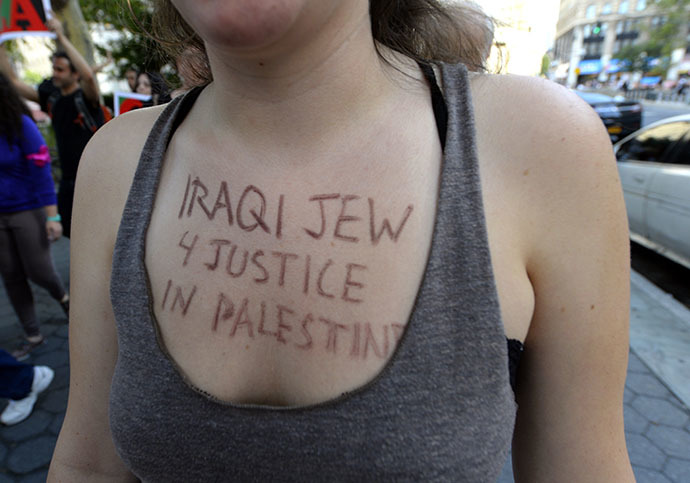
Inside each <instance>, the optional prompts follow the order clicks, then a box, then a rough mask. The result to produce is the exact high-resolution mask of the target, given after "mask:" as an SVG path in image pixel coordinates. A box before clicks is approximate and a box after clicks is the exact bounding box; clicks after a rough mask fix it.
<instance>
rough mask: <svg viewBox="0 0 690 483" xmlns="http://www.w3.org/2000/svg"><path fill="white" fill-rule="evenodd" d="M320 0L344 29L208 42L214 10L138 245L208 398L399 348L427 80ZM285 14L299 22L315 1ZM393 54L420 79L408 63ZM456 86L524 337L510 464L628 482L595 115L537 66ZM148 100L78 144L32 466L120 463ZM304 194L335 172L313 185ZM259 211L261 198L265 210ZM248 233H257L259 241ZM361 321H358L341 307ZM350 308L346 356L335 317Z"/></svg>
mask: <svg viewBox="0 0 690 483" xmlns="http://www.w3.org/2000/svg"><path fill="white" fill-rule="evenodd" d="M326 3H328V5H331V3H332V6H333V10H330V11H328V12H327V13H328V15H326V14H324V15H326V17H324V18H325V19H327V20H328V22H321V23H320V24H326V25H330V24H329V22H332V25H331V26H330V27H329V29H328V32H329V33H330V34H333V33H334V32H336V33H337V34H338V35H336V38H333V35H330V36H326V35H325V31H324V35H323V38H322V37H321V32H315V33H313V39H317V40H318V47H319V48H318V49H316V45H317V44H312V43H307V44H303V43H302V42H303V41H304V39H303V38H302V37H301V36H297V35H293V32H292V31H290V30H289V29H288V31H287V32H283V33H281V34H280V35H281V38H282V39H283V40H286V39H289V40H290V42H292V45H290V44H288V45H285V44H283V43H276V44H275V45H274V44H272V43H271V42H268V41H267V42H265V43H264V44H261V45H260V46H259V47H256V49H255V51H254V52H253V53H252V55H249V54H248V53H247V48H246V46H245V47H243V48H241V49H240V48H238V50H237V52H236V53H235V54H234V55H230V54H229V53H228V52H231V50H229V49H225V50H224V49H222V48H220V46H222V45H223V42H225V41H226V40H225V39H223V38H219V37H218V35H220V34H217V33H214V32H215V31H212V32H210V33H209V34H208V35H209V38H211V42H209V57H210V59H211V64H212V67H213V68H214V74H215V79H216V81H215V82H214V83H213V84H211V85H210V86H209V87H208V88H207V89H206V90H205V91H204V92H203V93H202V94H201V96H200V98H199V99H198V101H197V103H196V104H195V106H194V108H193V109H192V111H191V112H190V113H189V115H188V117H187V119H186V120H185V122H184V123H183V124H182V125H181V126H180V128H179V129H178V131H177V133H176V135H175V136H174V137H173V139H172V142H171V144H170V146H169V149H168V152H167V154H166V159H165V166H164V169H163V173H162V178H161V185H160V186H161V188H160V189H159V192H158V194H157V199H156V204H155V208H154V213H153V217H152V221H151V224H150V226H149V231H148V237H147V255H146V260H145V262H146V265H147V268H148V271H149V275H150V277H151V285H152V295H153V298H154V302H155V309H154V310H155V314H156V317H157V320H158V323H159V325H160V328H161V332H162V336H163V342H164V344H165V346H166V348H167V349H168V351H169V353H170V354H171V357H172V358H173V359H174V360H175V361H176V362H177V363H178V365H179V366H180V367H181V368H182V371H184V373H185V374H186V375H187V377H188V378H189V380H190V381H191V382H192V383H193V384H194V385H196V386H198V387H199V388H201V389H203V390H205V391H207V392H209V393H210V394H213V395H214V396H216V397H218V398H220V399H223V400H227V401H232V402H245V403H246V402H253V403H258V404H271V405H304V404H312V403H316V402H320V401H324V400H327V399H330V398H332V397H334V396H336V395H338V394H340V393H342V392H343V391H346V390H349V389H352V388H355V387H359V386H361V385H363V384H365V383H366V382H367V381H369V380H371V379H372V378H373V377H374V376H375V375H376V374H378V373H379V372H380V371H381V369H382V367H383V366H384V364H385V363H386V361H387V359H388V358H389V357H390V355H391V354H392V351H393V348H394V346H395V344H396V341H397V339H396V336H395V332H396V331H395V329H394V325H393V324H397V326H398V328H399V329H400V328H401V327H404V325H405V324H406V323H407V320H408V318H409V315H410V312H411V310H412V304H413V301H414V297H415V294H416V292H417V290H418V288H419V284H420V283H421V278H422V275H423V273H424V268H425V263H426V259H427V255H428V248H429V245H430V242H431V236H432V228H433V220H434V214H435V208H436V199H437V195H438V174H439V168H440V161H441V148H440V145H439V141H438V136H437V133H436V126H435V122H434V117H433V112H432V109H431V103H430V100H429V94H428V88H427V87H426V85H425V84H424V82H423V81H420V82H411V81H409V80H401V79H400V78H398V77H396V74H395V72H393V71H387V70H386V69H387V68H386V67H385V66H384V65H383V64H381V63H380V62H379V61H378V59H377V58H376V53H375V52H373V50H371V49H370V47H366V46H367V45H369V46H370V45H371V40H370V38H368V37H367V33H366V32H367V31H366V29H365V26H366V25H368V18H366V15H364V14H363V12H366V8H365V3H362V4H361V5H359V7H358V8H357V9H354V8H352V9H351V8H348V9H345V10H343V11H341V10H339V9H341V8H343V5H345V4H347V2H344V3H338V2H324V4H326ZM310 5H311V4H310ZM320 5H322V8H326V9H327V8H328V6H326V7H324V6H323V4H320ZM347 5H350V6H351V5H352V4H347ZM293 13H294V12H293ZM295 15H296V17H295V18H296V19H297V20H295V22H296V23H297V24H299V25H300V28H301V29H302V31H304V29H307V30H308V29H309V28H310V25H312V24H311V23H310V22H309V20H310V17H300V15H301V14H295ZM314 15H315V17H314V18H320V17H319V16H318V15H316V14H314ZM324 18H322V20H324ZM200 22H202V23H203V22H208V24H209V25H210V23H211V20H203V19H202V20H200ZM269 23H270V22H269ZM280 25H283V24H282V23H280ZM202 26H203V25H202ZM264 27H266V25H264ZM269 31H270V32H273V31H272V30H270V29H269ZM245 33H246V32H245ZM271 35H273V34H271ZM338 36H340V37H338ZM252 39H253V38H252V37H251V36H243V37H241V38H240V39H239V40H237V39H233V41H234V42H240V41H242V42H252V41H253V40H252ZM317 40H314V42H317ZM293 47H294V48H293ZM297 47H299V49H297ZM282 48H286V49H288V50H290V52H291V56H292V58H289V59H286V57H285V55H283V54H284V52H282V51H281V49H282ZM299 52H302V53H303V54H305V55H304V56H300V55H297V53H299ZM313 52H320V53H321V55H320V56H319V57H318V58H317V57H314V56H313V55H312V54H313ZM307 53H308V54H309V55H306V54H307ZM288 57H290V56H288ZM230 58H232V59H233V62H234V64H233V68H232V69H230V68H228V67H227V66H228V62H229V60H228V59H230ZM223 59H225V60H223ZM252 59H253V60H252ZM257 59H261V61H260V63H261V64H262V65H259V63H258V62H257ZM396 62H399V63H398V66H399V67H400V68H402V69H404V70H406V71H407V72H409V73H410V74H411V75H412V76H414V77H416V78H417V79H420V78H421V75H420V73H419V72H418V71H417V68H416V67H415V66H414V64H412V63H410V62H407V61H404V60H400V61H396ZM228 85H231V86H232V88H226V86H228ZM472 91H473V98H474V104H475V112H476V122H477V132H478V136H477V142H478V152H479V162H480V170H481V174H482V189H483V196H484V202H485V209H486V217H487V224H488V232H489V233H488V235H489V245H490V249H491V253H492V260H493V265H494V276H495V279H496V283H497V287H498V292H499V300H500V304H501V310H502V315H503V322H504V327H505V333H506V336H508V337H511V338H517V339H520V340H523V341H525V344H526V350H527V352H526V355H525V357H524V362H523V364H524V366H523V369H521V373H522V380H521V381H520V383H519V384H520V386H519V393H518V402H519V403H520V411H519V414H518V422H517V430H516V435H515V444H514V451H513V454H514V465H515V469H516V475H517V477H518V479H519V480H520V481H522V480H524V481H553V480H557V479H560V478H563V475H567V479H568V480H572V481H633V476H632V472H631V469H630V465H629V462H628V460H627V452H626V449H625V441H624V438H623V424H622V391H623V382H624V378H625V368H626V358H627V320H628V313H627V303H628V269H627V266H628V256H627V243H628V242H627V226H626V223H625V213H624V207H623V203H622V197H621V195H620V188H619V185H618V179H617V175H616V169H615V163H614V161H613V157H612V153H611V148H610V145H609V143H608V140H607V139H606V134H605V133H604V132H603V130H602V129H601V127H600V125H599V121H598V119H597V118H596V115H595V114H594V113H593V112H591V110H590V109H589V108H588V107H587V106H586V105H583V104H582V103H581V102H580V101H579V100H577V99H576V98H575V97H574V96H572V95H570V94H568V93H567V92H565V91H564V90H562V89H561V88H559V87H555V86H552V85H550V84H546V83H544V82H543V81H538V80H534V79H521V78H510V77H492V76H477V77H476V78H474V80H473V82H472ZM225 105H228V106H233V108H232V110H230V109H228V110H225V109H223V108H222V106H225ZM541 106H548V107H541ZM343 112H347V113H348V114H347V115H342V113H343ZM159 113H160V108H151V109H144V110H140V111H135V112H133V113H128V114H126V115H124V116H123V117H122V118H118V119H116V120H114V121H113V122H111V123H108V124H107V125H106V126H104V128H103V129H102V130H101V131H99V133H97V135H96V136H95V137H94V140H93V142H92V143H91V144H90V145H89V147H87V150H86V152H85V154H84V160H83V162H82V163H81V165H80V173H79V177H78V185H77V201H76V210H75V211H76V213H75V225H74V236H73V239H72V244H73V245H72V248H73V250H72V251H73V253H74V263H73V264H72V273H71V280H72V284H73V292H72V293H73V297H72V302H71V317H72V322H71V324H70V343H71V347H70V352H71V361H70V362H71V368H72V377H71V387H70V399H69V404H68V410H67V415H66V418H65V423H64V426H63V429H62V431H61V434H60V437H59V440H58V445H57V448H56V452H55V457H54V460H53V464H52V465H51V472H50V475H49V481H80V480H84V481H86V480H88V481H94V480H100V481H125V480H129V479H132V475H130V474H129V473H128V472H127V470H126V468H125V467H124V465H123V464H122V462H121V461H120V460H119V458H118V457H117V455H116V454H115V452H114V448H113V444H112V440H111V437H110V432H109V427H108V418H107V409H108V393H109V381H110V376H111V375H112V373H113V370H114V364H115V361H116V356H117V341H116V334H115V324H114V320H113V315H112V308H111V306H110V301H109V297H108V284H109V282H108V281H109V276H110V264H111V260H112V249H113V246H114V241H115V236H116V232H117V227H118V225H119V222H120V215H121V213H122V208H123V206H124V203H125V200H126V197H127V193H128V189H129V184H130V182H131V179H132V177H133V175H134V170H135V168H136V164H137V161H138V157H139V154H140V152H141V148H142V147H143V144H144V141H145V138H146V133H148V131H149V130H150V128H151V126H152V124H153V122H154V121H155V119H156V117H157V116H158V114H159ZM392 118H394V119H396V122H395V123H390V122H389V121H388V119H392ZM382 120H383V121H382ZM124 138H126V139H127V140H128V142H127V143H124V144H123V143H122V142H121V140H122V139H124ZM583 140H585V141H583ZM200 152H203V153H204V156H199V155H198V153H200ZM196 178H198V179H199V180H200V181H201V182H203V183H204V185H205V186H206V188H208V191H209V193H210V194H209V195H208V197H207V198H206V201H207V204H206V205H205V206H206V207H207V208H209V207H211V208H212V207H213V206H215V205H216V204H217V201H218V200H220V204H219V205H218V206H220V208H218V210H219V211H217V212H216V214H215V215H214V216H213V217H212V219H211V218H209V214H208V213H206V212H205V211H204V210H203V208H201V205H200V204H198V202H195V203H196V204H194V205H193V209H192V210H191V213H190V211H189V206H190V204H189V203H190V200H191V199H192V198H191V191H188V187H189V186H191V181H190V180H194V179H196ZM209 180H212V181H209ZM221 181H226V182H227V192H228V196H227V201H226V198H225V195H224V194H222V193H223V191H222V188H221ZM248 186H254V187H256V188H257V189H258V190H260V191H261V193H262V195H263V197H264V199H265V207H264V208H265V216H262V215H261V213H262V201H261V198H260V197H258V195H257V194H256V192H252V194H251V196H252V197H253V198H252V200H253V201H252V203H254V204H253V205H252V206H250V204H251V203H250V202H246V203H248V204H245V206H244V207H243V208H242V209H238V208H239V207H238V205H239V199H240V196H241V195H242V193H243V192H244V190H245V189H246V187H248ZM185 193H187V194H185ZM198 193H199V192H198V191H197V194H198ZM219 193H220V194H219ZM335 194H337V195H338V197H335V196H334V195H335ZM319 195H328V196H326V197H323V198H320V199H321V200H322V203H323V204H322V205H320V204H319V203H320V202H319V199H315V198H314V196H319ZM332 195H333V196H332ZM247 196H250V195H247ZM281 196H282V197H283V198H282V204H281ZM348 196H356V197H357V198H352V197H350V198H348ZM370 199H371V200H373V204H370V202H369V200H370ZM310 200H311V201H310ZM227 204H230V205H232V209H231V210H228V209H226V208H227V207H226V206H225V205H227ZM281 206H282V212H281V211H280V210H281V209H279V207H281ZM372 206H373V209H374V210H380V211H375V212H374V213H378V217H377V218H376V219H377V220H378V223H381V220H382V217H383V216H386V217H388V218H389V219H390V224H391V233H392V232H394V231H396V230H397V231H398V236H397V239H394V238H393V237H392V236H391V235H389V234H388V233H386V234H383V235H382V236H381V238H380V239H379V241H378V242H377V243H373V242H372V237H371V226H370V216H371V214H372V211H370V209H371V207H372ZM410 206H412V207H413V209H412V210H411V211H410V212H409V213H408V219H407V221H406V222H405V223H404V225H401V220H402V219H403V218H404V216H405V213H406V209H407V208H408V207H410ZM251 208H253V214H252V209H251ZM322 210H323V211H322ZM228 212H229V213H230V214H231V215H229V214H228ZM279 213H281V214H279ZM384 214H385V215H384ZM253 215H257V216H258V217H259V218H261V219H264V218H265V220H267V221H266V223H265V225H266V228H264V227H263V226H262V225H261V223H259V222H258V221H257V220H256V217H253ZM230 216H232V223H230ZM243 216H244V218H243V221H242V223H240V218H241V217H243ZM278 219H281V220H282V221H281V225H280V226H281V229H280V236H277V232H278V222H277V220H278ZM254 222H256V223H255V224H256V226H255V227H254V228H251V227H252V225H253V224H254ZM379 226H380V225H379ZM400 226H402V228H400V229H399V230H398V227H400ZM243 227H244V228H243ZM250 228H251V229H250ZM309 232H311V234H310V233H309ZM314 234H316V235H318V236H315V235H314ZM355 239H356V241H355ZM226 242H227V243H226ZM233 246H234V247H236V248H235V255H234V257H235V258H234V259H233V260H232V263H231V264H229V265H228V259H229V257H230V253H231V250H232V248H233ZM420 247H421V248H420ZM245 250H246V251H247V262H246V263H247V265H246V266H245V267H244V269H242V258H243V253H244V251H245ZM257 250H260V251H261V252H262V255H260V256H258V257H257V258H256V259H255V260H254V261H252V259H253V257H254V256H255V255H256V252H257ZM276 254H277V255H276ZM216 255H217V258H218V259H217V260H216ZM291 255H294V257H293V256H291ZM307 257H309V262H308V264H307ZM329 260H332V263H331V264H329V263H328V261H329ZM257 261H258V264H257V263H256V262H257ZM403 261H404V262H403ZM348 264H349V265H350V267H349V268H348ZM258 265H262V266H263V267H264V269H265V273H264V272H263V271H262V270H261V269H260V268H259V267H258ZM307 266H308V267H309V273H310V274H311V275H310V278H309V285H308V286H307V287H306V289H305V286H306V284H305V272H306V271H307V268H305V267H307ZM355 266H356V267H365V268H364V269H362V268H353V267H355ZM86 267H88V269H87V268H86ZM324 267H327V268H326V269H325V271H323V270H324ZM322 271H323V272H322ZM322 273H323V275H322V276H321V274H322ZM281 274H282V276H281ZM264 279H265V280H264ZM257 280H259V281H257ZM281 280H282V283H281ZM328 295H331V296H330V297H329V296H328ZM223 297H225V298H223ZM245 300H246V302H245ZM262 302H264V303H265V305H266V310H267V313H268V311H271V310H272V311H273V312H272V313H273V315H270V316H268V315H267V316H266V318H265V320H264V321H265V323H266V325H264V326H263V330H264V332H266V333H269V332H270V333H271V334H269V335H266V334H263V335H261V334H260V332H259V322H260V321H261V316H260V307H261V304H262ZM231 305H232V307H231ZM231 308H232V310H231ZM228 314H230V315H228ZM238 314H239V315H238ZM307 314H311V316H312V318H313V322H308V323H307V326H308V327H309V329H308V330H309V331H310V332H309V333H310V336H311V341H312V345H311V346H310V347H309V349H308V350H307V349H306V347H307V345H308V344H307V338H306V336H304V333H303V332H302V328H303V327H304V326H303V325H302V323H303V322H304V320H305V319H306V318H307ZM226 315H227V317H226ZM269 318H270V319H271V322H270V323H271V324H272V325H270V326H269V325H267V324H268V320H269ZM320 319H325V320H326V321H327V322H324V321H320ZM356 320H366V321H368V322H369V325H368V326H364V325H362V326H360V328H359V329H354V328H352V326H348V327H349V328H348V329H343V328H338V324H340V325H343V326H346V325H348V323H351V322H352V321H356ZM281 325H282V328H281ZM287 326H289V327H290V329H287V328H286V327H287ZM199 327H203V328H204V329H203V330H199ZM317 327H318V328H317ZM250 329H251V332H250ZM356 330H357V331H358V336H359V339H358V340H359V341H360V343H359V345H358V346H357V351H358V352H357V355H356V356H353V355H352V354H353V352H354V349H353V346H354V343H353V339H352V337H351V338H350V339H347V338H346V337H345V335H348V334H349V335H350V336H352V335H353V334H354V333H355V331H356ZM400 330H401V329H400ZM348 331H349V332H348ZM250 333H251V335H250ZM386 333H388V339H387V340H388V347H387V349H386V350H385V351H384V341H385V340H386V339H385V337H386V336H385V334H386ZM333 334H336V335H335V336H334V335H333ZM369 335H371V337H369ZM333 337H338V339H337V341H334V339H333ZM281 339H282V340H281ZM372 340H373V342H372ZM343 343H344V344H343ZM374 343H375V344H376V347H377V352H375V351H374V349H373V347H374V346H373V344H374ZM364 344H368V347H369V348H368V352H367V353H366V354H367V355H366V356H363V355H362V354H363V352H364ZM324 373H325V374H327V376H328V377H324V376H323V374H324ZM219 374H223V375H224V377H218V375H219ZM94 442H97V444H94Z"/></svg>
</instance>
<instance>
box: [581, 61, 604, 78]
mask: <svg viewBox="0 0 690 483" xmlns="http://www.w3.org/2000/svg"><path fill="white" fill-rule="evenodd" d="M578 68H579V69H580V75H592V74H598V73H599V72H601V69H602V65H601V59H591V60H582V61H580V63H579V64H578Z"/></svg>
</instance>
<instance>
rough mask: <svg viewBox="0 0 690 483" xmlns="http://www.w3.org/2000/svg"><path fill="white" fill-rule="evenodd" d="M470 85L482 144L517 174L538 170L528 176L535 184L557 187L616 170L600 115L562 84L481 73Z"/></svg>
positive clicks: (554, 189) (478, 136) (497, 159)
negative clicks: (531, 175) (537, 175)
mask: <svg viewBox="0 0 690 483" xmlns="http://www.w3.org/2000/svg"><path fill="white" fill-rule="evenodd" d="M471 91H472V98H473V104H474V116H475V128H476V138H477V143H478V145H479V146H480V149H483V150H484V151H486V152H489V153H491V154H492V155H493V156H492V157H493V159H495V160H496V162H499V163H500V164H502V165H503V168H504V169H507V170H509V171H510V170H514V171H515V174H517V173H524V172H526V171H527V170H529V171H530V172H532V173H534V174H539V175H540V176H539V177H536V176H535V177H532V178H531V179H532V181H534V183H535V188H539V187H541V188H543V189H547V190H548V191H557V190H558V189H559V187H560V186H561V185H562V184H563V183H570V184H572V182H573V181H576V180H578V179H580V180H583V181H584V180H585V179H587V178H589V179H590V180H591V179H596V177H597V176H599V175H600V174H601V173H602V171H605V172H609V173H610V172H611V170H612V168H613V170H615V162H614V157H613V150H612V146H611V141H610V139H609V136H608V134H607V132H606V129H605V128H604V125H603V123H602V122H601V119H600V118H599V116H598V115H597V114H596V113H595V112H594V110H593V109H592V108H591V107H590V106H589V105H588V104H587V103H585V102H584V101H583V100H582V99H580V98H579V97H578V96H577V95H576V94H575V93H573V92H572V91H570V90H568V89H566V88H565V87H563V86H561V85H558V84H556V83H554V82H551V81H548V80H545V79H540V78H533V77H523V76H514V75H489V74H480V75H474V76H472V80H471ZM545 181H546V182H547V183H546V184H543V183H544V182H545Z"/></svg>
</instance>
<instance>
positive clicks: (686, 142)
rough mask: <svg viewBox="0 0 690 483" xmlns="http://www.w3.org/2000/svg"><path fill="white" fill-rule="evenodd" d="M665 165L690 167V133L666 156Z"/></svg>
mask: <svg viewBox="0 0 690 483" xmlns="http://www.w3.org/2000/svg"><path fill="white" fill-rule="evenodd" d="M664 162H665V163H671V164H684V165H686V166H690V132H689V133H687V134H686V135H685V136H684V137H683V139H682V140H680V141H678V142H677V143H676V144H675V145H674V146H673V147H671V149H670V151H669V152H668V153H666V155H665V156H664Z"/></svg>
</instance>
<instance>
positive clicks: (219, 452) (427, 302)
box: [110, 65, 516, 482]
mask: <svg viewBox="0 0 690 483" xmlns="http://www.w3.org/2000/svg"><path fill="white" fill-rule="evenodd" d="M441 70H442V79H443V85H444V93H445V98H446V103H447V108H448V129H447V132H446V135H447V137H446V146H445V151H444V159H443V166H442V176H441V184H440V191H439V200H438V209H437V214H436V221H435V225H434V232H433V239H432V245H431V252H430V255H429V259H428V261H427V266H426V271H425V274H424V277H423V281H422V284H421V286H420V288H419V292H418V294H417V299H416V301H415V305H414V308H413V311H412V314H411V316H410V320H409V321H408V324H407V326H406V329H405V332H404V334H403V336H402V338H401V340H400V342H399V345H398V347H397V349H396V351H395V353H394V354H393V356H392V358H391V359H390V360H389V361H388V363H387V364H386V365H385V367H384V368H383V370H382V371H381V372H380V374H379V375H378V376H377V377H376V378H375V379H374V380H372V381H371V382H370V383H368V384H366V385H365V386H363V387H361V388H359V389H357V390H355V391H352V392H349V393H346V394H343V395H342V396H340V397H338V398H336V399H334V400H330V401H327V402H324V403H320V404H316V405H310V406H302V407H268V406H256V405H239V404H230V403H223V402H219V401H217V400H215V399H213V398H211V397H209V396H208V395H205V394H203V393H202V392H200V391H199V390H197V389H195V388H193V387H192V386H190V385H189V384H188V383H187V382H186V381H185V380H184V379H183V376H182V375H181V374H180V373H179V372H178V371H177V369H176V366H175V364H174V362H173V361H171V360H170V359H169V358H168V356H167V355H166V352H165V351H164V349H163V348H162V347H161V346H160V344H159V341H158V338H157V329H156V321H155V320H154V317H153V316H152V314H153V309H152V296H151V292H150V287H149V282H148V275H147V272H146V270H145V266H144V250H145V238H146V231H147V228H148V225H149V221H150V218H151V212H152V208H153V203H154V201H155V198H156V191H157V188H158V182H159V176H160V172H161V164H162V160H163V157H164V153H165V150H166V148H167V145H168V142H169V140H170V138H171V136H172V135H173V133H174V131H175V129H176V128H177V126H179V125H180V123H181V122H182V120H183V119H184V117H185V115H186V114H187V113H188V112H189V110H190V108H191V106H192V105H193V103H194V101H195V100H196V97H197V96H198V91H196V92H195V91H192V92H190V93H189V94H187V95H186V96H185V97H184V98H178V99H175V100H174V101H172V102H171V103H170V104H169V106H168V107H167V108H166V109H165V111H164V112H163V113H162V114H161V115H160V117H159V118H158V120H157V121H156V123H155V125H154V126H153V128H152V130H151V133H150V135H149V137H148V140H147V142H146V145H145V146H144V149H143V152H142V154H141V159H140V162H139V166H138V168H137V171H136V175H135V177H134V181H133V184H132V187H131V191H130V193H129V198H128V200H127V203H126V206H125V210H124V214H123V216H122V221H121V225H120V229H119V233H118V237H117V242H116V246H115V253H114V257H113V267H112V279H111V299H112V305H113V309H114V313H115V318H116V322H117V332H118V343H119V352H118V360H117V366H116V369H115V374H114V377H113V381H112V388H111V395H110V426H111V430H112V435H113V439H114V442H115V447H116V448H117V451H118V453H119V455H120V457H121V458H122V460H123V461H124V462H125V464H126V465H127V466H128V467H129V469H130V470H131V471H132V472H133V473H134V474H135V475H136V476H137V477H139V478H140V479H141V480H142V481H145V482H157V481H160V482H175V481H180V482H191V481H359V482H361V481H468V482H481V481H496V479H497V478H498V476H499V474H500V472H501V469H502V467H503V465H504V463H505V461H506V458H507V455H508V451H509V448H510V442H511V437H512V432H513V425H514V420H515V410H516V406H515V402H514V398H513V393H512V390H511V387H510V383H509V376H508V364H507V347H506V339H505V335H504V329H503V324H502V321H501V317H500V310H499V303H498V296H497V292H496V288H495V283H494V278H493V273H492V268H491V260H490V255H489V247H488V240H487V234H486V227H485V220H484V212H483V207H482V198H481V189H480V182H479V173H478V164H477V156H476V147H475V140H474V124H473V114H472V108H471V101H470V91H469V81H468V73H467V71H466V69H465V68H464V67H462V66H449V65H443V66H442V68H441Z"/></svg>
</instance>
